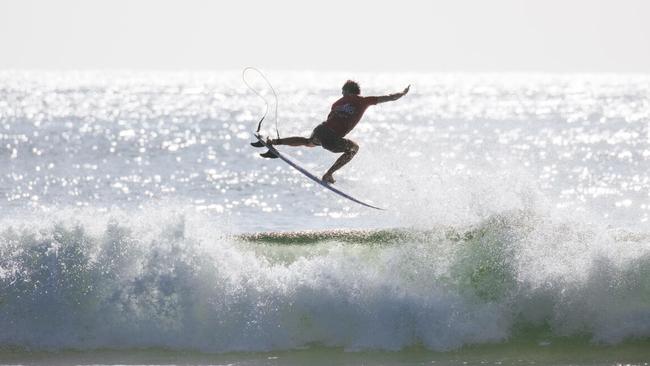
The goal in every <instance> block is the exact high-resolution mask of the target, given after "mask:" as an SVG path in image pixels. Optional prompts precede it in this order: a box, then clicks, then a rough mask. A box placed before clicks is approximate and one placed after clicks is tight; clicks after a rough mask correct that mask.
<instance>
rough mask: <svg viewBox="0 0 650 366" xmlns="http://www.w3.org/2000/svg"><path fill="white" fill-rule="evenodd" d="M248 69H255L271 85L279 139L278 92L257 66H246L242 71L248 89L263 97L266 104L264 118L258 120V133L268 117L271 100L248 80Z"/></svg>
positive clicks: (276, 131)
mask: <svg viewBox="0 0 650 366" xmlns="http://www.w3.org/2000/svg"><path fill="white" fill-rule="evenodd" d="M247 71H255V72H257V73H258V74H259V75H260V76H261V77H262V79H264V81H266V84H267V85H268V86H269V88H270V89H271V91H272V92H273V96H274V97H275V133H276V134H277V135H278V139H279V138H280V131H279V130H278V94H277V93H276V92H275V89H273V85H271V82H270V81H269V79H267V78H266V76H265V75H264V73H263V72H262V71H260V70H259V69H257V68H255V67H251V66H249V67H246V68H245V69H244V70H243V71H242V73H241V78H242V80H243V81H244V84H246V86H247V87H248V89H250V90H252V91H253V93H255V94H256V95H257V96H258V97H260V98H262V100H263V101H264V104H265V106H266V108H265V110H264V115H263V116H262V119H260V121H259V122H258V124H257V131H255V132H256V133H258V134H259V133H260V129H261V128H262V122H263V121H264V118H266V115H267V114H268V113H269V101H268V100H266V98H264V96H263V95H262V93H260V92H259V91H258V90H257V89H255V88H253V87H252V86H251V85H250V84H249V83H248V81H246V72H247Z"/></svg>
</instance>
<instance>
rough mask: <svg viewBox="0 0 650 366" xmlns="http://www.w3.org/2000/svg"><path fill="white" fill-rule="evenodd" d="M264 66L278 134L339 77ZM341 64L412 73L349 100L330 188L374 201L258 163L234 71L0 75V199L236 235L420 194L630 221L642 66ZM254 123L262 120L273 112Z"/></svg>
mask: <svg viewBox="0 0 650 366" xmlns="http://www.w3.org/2000/svg"><path fill="white" fill-rule="evenodd" d="M269 77H270V78H271V80H272V81H273V82H274V83H275V86H276V89H277V90H278V92H279V94H280V104H279V127H280V132H281V134H282V135H283V136H288V135H293V134H302V135H306V134H308V133H309V132H310V131H311V129H312V128H313V127H314V126H315V125H316V124H318V123H319V122H321V121H322V120H323V119H324V118H325V116H326V115H327V113H328V109H329V106H330V105H331V103H332V102H333V101H335V100H336V99H337V98H338V97H339V95H338V93H339V84H340V83H341V81H342V80H345V79H346V78H347V77H349V75H342V74H313V73H270V74H269ZM355 77H356V78H357V79H358V80H359V81H360V82H361V84H362V87H363V91H364V94H366V95H368V94H383V93H388V92H393V91H395V90H400V89H401V88H402V87H403V86H404V85H406V84H408V83H411V84H413V88H412V92H411V93H410V94H409V95H408V96H407V97H406V98H404V99H402V100H400V101H398V102H395V103H388V104H384V105H380V106H377V107H373V108H371V109H370V110H369V111H368V112H367V114H366V116H365V117H364V119H363V120H362V122H361V123H360V125H359V126H358V127H357V129H356V130H355V131H353V133H352V134H351V135H350V136H349V137H350V138H352V139H354V140H356V141H357V142H358V143H359V144H360V145H361V151H360V153H359V154H358V156H357V157H356V158H355V160H354V161H353V162H352V163H351V164H350V165H349V166H348V167H346V168H344V169H343V170H342V171H341V172H340V173H339V174H338V177H339V183H338V185H339V186H340V187H341V188H343V189H345V190H348V191H350V192H351V193H352V194H355V195H357V196H359V197H360V198H362V199H367V200H370V201H372V202H373V203H375V204H378V205H380V206H386V207H387V208H389V212H388V213H377V212H372V211H369V210H367V209H365V208H362V207H359V206H356V205H354V204H351V203H350V202H347V201H344V200H341V199H339V198H338V197H336V196H333V195H332V194H331V193H329V192H326V191H323V190H322V189H320V188H318V187H315V186H314V185H313V184H312V183H311V182H310V181H308V180H306V179H304V178H303V177H302V176H300V175H297V174H296V173H295V172H293V171H291V170H290V169H288V167H286V166H284V165H283V164H282V163H278V162H277V161H267V160H262V159H260V158H258V157H257V156H256V153H257V151H255V150H254V149H252V148H251V147H250V146H248V142H249V141H251V139H252V136H251V132H252V130H253V129H254V126H255V123H256V121H257V119H258V117H259V116H260V115H261V113H262V111H263V103H262V102H261V100H259V99H258V98H257V97H256V96H255V95H253V94H252V93H250V92H248V90H247V89H246V88H245V86H244V85H243V83H242V82H241V79H240V75H239V73H236V72H233V73H101V72H84V73H77V72H67V73H44V72H3V73H1V74H0V164H1V165H2V167H3V169H2V172H1V173H0V209H1V212H3V213H5V214H6V213H10V212H15V211H16V210H19V211H20V210H24V209H25V208H33V209H36V210H55V209H60V208H63V207H76V206H82V207H91V208H93V209H96V210H103V211H108V210H110V208H111V207H120V208H128V209H132V208H137V207H144V206H147V205H149V206H150V205H151V204H152V203H160V202H170V201H173V202H174V203H175V204H180V205H182V206H183V207H186V208H188V207H189V208H192V209H196V210H203V211H206V212H210V213H213V214H215V215H218V216H224V215H225V216H228V217H230V218H231V219H232V220H233V222H234V223H235V226H236V227H238V228H239V229H241V230H244V231H245V230H251V229H255V228H261V227H263V228H266V229H267V230H274V229H280V228H281V229H299V228H322V227H323V226H326V227H359V226H361V227H363V226H392V225H395V224H403V225H409V224H413V220H415V221H416V222H420V221H422V220H421V219H420V218H415V219H414V216H418V215H421V214H422V212H421V211H419V209H417V208H415V207H420V206H422V205H424V206H427V207H429V206H431V207H437V208H433V209H431V210H432V211H434V212H433V213H429V214H430V215H432V216H435V217H436V219H440V216H448V215H449V211H450V210H451V215H452V216H455V219H458V220H467V219H471V218H472V217H480V216H484V215H486V214H490V213H493V212H496V211H499V210H502V209H504V208H509V207H515V206H521V205H522V204H523V203H522V202H523V201H525V200H527V199H533V198H531V197H532V196H534V199H536V200H542V201H544V202H545V204H547V205H549V206H550V207H553V208H554V209H560V210H564V211H565V212H569V213H571V214H573V213H574V212H578V213H580V214H584V215H586V216H589V219H590V220H596V219H598V220H602V222H603V223H605V224H608V225H609V224H611V225H622V226H626V227H629V226H632V227H635V226H638V225H647V224H648V215H649V212H650V195H649V192H650V176H649V174H650V173H649V172H650V169H648V168H650V137H649V127H648V125H649V124H650V122H649V121H650V78H648V77H646V76H617V75H575V76H574V75H567V76H559V75H516V74H515V75H509V74H495V75H480V74H479V75H469V74H468V75H463V74H461V75H446V74H441V75H421V74H397V75H388V74H379V75H375V74H360V75H355ZM253 81H255V80H253ZM258 81H259V80H258ZM258 85H259V87H260V88H262V89H263V87H264V84H263V83H261V82H260V83H259V84H258ZM266 95H268V96H269V97H270V96H271V94H270V93H268V90H266ZM269 99H270V100H271V101H272V98H269ZM266 126H267V131H266V132H267V133H273V128H272V126H273V116H270V117H269V119H268V120H267V124H266ZM284 151H285V152H288V153H290V154H292V155H293V156H294V157H297V158H298V159H300V160H301V161H303V162H304V163H305V165H307V167H308V168H309V169H311V170H312V171H314V172H316V173H322V172H323V171H324V170H326V168H327V167H328V166H329V164H331V162H332V161H333V160H334V159H335V156H334V155H333V154H330V153H328V152H326V151H324V150H322V149H304V148H303V149H293V150H292V149H288V150H287V149H285V150H284ZM523 191H526V192H523ZM435 212H443V213H444V215H442V214H436V213H435ZM405 216H406V218H405ZM461 216H462V217H461ZM260 221H263V222H264V225H261V226H260V225H258V223H259V222H260ZM425 221H426V220H425ZM426 224H428V223H426Z"/></svg>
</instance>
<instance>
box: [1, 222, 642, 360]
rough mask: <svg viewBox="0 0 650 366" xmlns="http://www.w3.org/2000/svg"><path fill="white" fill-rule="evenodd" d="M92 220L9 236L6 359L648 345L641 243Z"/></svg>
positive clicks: (504, 231)
mask: <svg viewBox="0 0 650 366" xmlns="http://www.w3.org/2000/svg"><path fill="white" fill-rule="evenodd" d="M90 216H92V218H91V217H89V218H88V223H83V222H79V221H76V222H74V223H70V222H68V223H66V222H61V223H59V224H56V225H51V226H49V225H43V226H42V227H41V228H39V229H38V230H34V229H29V228H25V227H22V228H21V227H19V226H15V223H14V224H8V223H4V228H3V231H2V235H1V236H0V240H1V245H0V254H1V255H0V269H2V272H0V329H2V331H1V332H0V344H2V345H4V346H7V345H18V346H23V347H30V348H43V349H62V348H74V349H89V348H90V349H92V348H99V347H101V348H139V347H164V348H171V349H195V350H201V351H209V352H225V351H263V350H277V349H293V348H298V347H305V346H309V345H313V344H317V345H323V346H336V347H344V348H346V349H350V350H357V349H388V350H398V349H402V348H404V347H409V346H419V345H423V346H425V347H427V348H429V349H432V350H449V349H454V348H458V347H461V346H463V345H467V344H477V343H478V344H480V343H486V342H500V341H506V340H508V339H512V337H516V336H517V334H519V333H518V329H525V328H528V327H544V328H548V329H550V331H549V333H548V334H547V335H545V337H555V336H557V337H566V336H579V337H583V336H585V335H587V336H588V337H590V338H591V339H592V340H594V341H596V342H599V343H619V342H622V341H624V340H627V339H634V338H639V337H640V338H647V337H649V336H650V285H649V284H650V238H648V237H647V236H639V235H635V234H631V233H626V232H620V231H616V232H613V231H594V230H593V228H587V227H579V226H572V225H567V224H566V223H556V222H552V221H551V220H548V219H547V218H543V217H539V216H537V215H535V214H533V213H530V212H526V211H513V212H507V213H503V214H500V215H495V216H493V217H490V218H488V219H486V220H484V221H482V222H481V223H480V224H477V225H474V226H471V227H466V228H453V227H438V228H432V229H429V230H415V229H399V230H380V231H356V232H341V231H339V232H320V233H294V234H279V233H272V234H258V235H254V236H232V235H225V234H223V233H222V232H220V231H216V230H213V229H208V227H209V226H208V225H207V222H205V221H203V219H201V218H200V217H192V218H188V217H184V216H170V217H168V218H166V219H164V220H162V221H161V220H158V221H156V220H153V221H150V222H149V223H142V222H141V219H139V220H140V222H139V223H134V222H137V221H138V219H129V218H128V217H127V218H123V219H122V220H123V221H120V220H117V219H114V218H113V219H105V220H104V221H103V223H100V222H98V217H97V216H98V215H90ZM99 216H101V215H99ZM75 220H78V217H77V218H76V219H75ZM99 221H101V220H99Z"/></svg>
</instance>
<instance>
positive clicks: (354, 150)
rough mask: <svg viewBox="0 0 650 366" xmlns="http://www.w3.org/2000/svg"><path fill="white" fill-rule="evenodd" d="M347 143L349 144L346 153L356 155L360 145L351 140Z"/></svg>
mask: <svg viewBox="0 0 650 366" xmlns="http://www.w3.org/2000/svg"><path fill="white" fill-rule="evenodd" d="M347 145H348V146H346V149H345V153H346V154H350V155H352V156H354V155H356V154H357V152H358V151H359V145H357V144H356V143H355V142H354V141H349V142H348V144H347Z"/></svg>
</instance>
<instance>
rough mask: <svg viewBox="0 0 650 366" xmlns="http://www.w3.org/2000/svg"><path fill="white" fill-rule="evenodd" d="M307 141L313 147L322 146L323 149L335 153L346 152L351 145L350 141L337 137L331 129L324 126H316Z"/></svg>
mask: <svg viewBox="0 0 650 366" xmlns="http://www.w3.org/2000/svg"><path fill="white" fill-rule="evenodd" d="M309 139H310V140H311V142H312V143H314V145H318V146H322V147H323V148H324V149H326V150H329V151H331V152H335V153H342V152H346V151H347V150H349V148H350V145H351V144H350V143H351V141H350V140H348V139H345V138H343V137H339V136H337V135H336V133H334V131H332V129H331V128H329V127H327V126H325V125H324V124H320V125H318V126H316V128H314V131H313V132H312V133H311V136H310V137H309Z"/></svg>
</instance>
